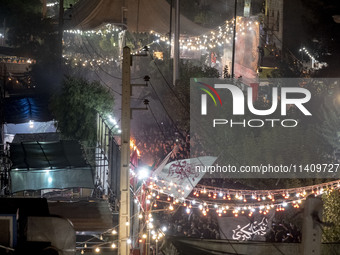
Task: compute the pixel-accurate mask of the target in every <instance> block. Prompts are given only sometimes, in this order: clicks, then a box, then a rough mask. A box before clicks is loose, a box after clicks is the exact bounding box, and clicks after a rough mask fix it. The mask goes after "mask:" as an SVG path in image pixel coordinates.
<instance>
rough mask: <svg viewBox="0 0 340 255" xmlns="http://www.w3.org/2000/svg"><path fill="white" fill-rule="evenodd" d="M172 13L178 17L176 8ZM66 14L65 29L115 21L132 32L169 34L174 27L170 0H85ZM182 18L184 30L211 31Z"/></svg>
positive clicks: (187, 33)
mask: <svg viewBox="0 0 340 255" xmlns="http://www.w3.org/2000/svg"><path fill="white" fill-rule="evenodd" d="M124 2H125V4H124ZM124 10H126V14H124ZM172 14H173V19H172V20H173V21H174V20H175V16H174V15H175V11H174V10H173V11H172ZM65 17H67V19H65V22H64V25H65V29H80V30H91V29H95V28H98V27H100V26H101V25H103V24H105V23H114V24H116V25H123V26H126V25H127V29H128V30H129V31H130V32H149V31H150V30H153V31H156V32H158V33H162V34H168V33H169V31H170V27H169V22H170V5H169V3H168V2H167V1H166V0H139V1H138V4H137V3H136V1H135V0H127V1H123V0H114V1H113V0H81V1H79V2H77V3H76V4H75V5H74V6H73V7H72V8H71V9H70V10H68V11H66V12H65ZM68 17H71V18H68ZM180 19H181V21H180V26H181V34H186V35H191V36H196V35H201V34H204V33H207V32H208V29H206V28H204V27H201V26H199V25H197V24H196V23H194V22H192V21H191V20H189V19H188V18H186V17H184V16H183V15H181V17H180ZM155 21H157V22H155ZM172 31H174V28H173V29H172Z"/></svg>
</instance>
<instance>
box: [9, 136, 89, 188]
mask: <svg viewBox="0 0 340 255" xmlns="http://www.w3.org/2000/svg"><path fill="white" fill-rule="evenodd" d="M10 159H11V161H12V168H11V174H10V175H11V184H12V192H18V191H22V190H40V189H64V188H75V187H81V188H93V176H92V171H91V167H90V166H89V165H88V164H87V163H86V161H85V159H84V157H83V152H82V150H81V146H80V144H79V143H78V142H77V141H58V142H23V143H18V144H15V143H12V144H11V146H10Z"/></svg>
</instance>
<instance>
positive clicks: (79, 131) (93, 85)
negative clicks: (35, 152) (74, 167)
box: [50, 77, 114, 143]
mask: <svg viewBox="0 0 340 255" xmlns="http://www.w3.org/2000/svg"><path fill="white" fill-rule="evenodd" d="M113 104H114V99H113V96H112V95H111V94H110V93H109V91H107V90H106V89H105V88H103V87H102V85H101V84H100V83H99V82H97V81H94V82H88V81H86V80H85V79H82V78H75V77H67V78H65V80H64V81H63V85H62V90H61V93H60V94H59V95H57V96H55V97H54V98H53V99H52V101H51V105H50V106H51V110H52V113H53V115H54V117H55V119H56V120H57V128H58V130H59V131H61V133H62V134H63V135H64V136H65V137H67V138H72V139H77V140H80V141H84V142H88V143H93V142H94V141H95V139H96V114H97V113H100V114H102V115H104V114H108V113H111V112H112V109H113Z"/></svg>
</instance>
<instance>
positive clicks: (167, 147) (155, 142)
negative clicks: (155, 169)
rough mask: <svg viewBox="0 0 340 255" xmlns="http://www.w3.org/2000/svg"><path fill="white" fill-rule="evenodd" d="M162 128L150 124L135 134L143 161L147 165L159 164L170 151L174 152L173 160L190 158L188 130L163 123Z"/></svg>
mask: <svg viewBox="0 0 340 255" xmlns="http://www.w3.org/2000/svg"><path fill="white" fill-rule="evenodd" d="M161 128H162V129H160V128H158V127H155V126H150V127H148V128H145V129H143V130H139V132H138V134H136V135H135V139H136V144H137V147H138V149H139V150H140V152H141V160H142V162H143V163H144V164H147V165H157V164H158V163H159V162H161V161H162V160H163V159H164V158H165V157H166V156H167V155H168V154H169V153H170V152H173V153H172V155H171V157H172V160H181V159H186V158H190V136H189V134H188V132H186V131H179V130H176V129H175V128H174V127H171V125H162V126H161Z"/></svg>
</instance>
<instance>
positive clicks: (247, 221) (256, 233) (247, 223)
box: [217, 210, 275, 241]
mask: <svg viewBox="0 0 340 255" xmlns="http://www.w3.org/2000/svg"><path fill="white" fill-rule="evenodd" d="M274 215H275V210H271V211H270V212H269V213H268V214H266V215H263V214H260V213H254V215H253V216H252V217H247V216H245V215H241V216H239V217H234V215H232V216H226V217H218V218H217V220H218V227H219V229H220V236H221V239H229V240H235V241H250V240H251V241H265V240H266V238H265V235H266V234H267V233H268V232H269V231H270V229H271V225H272V221H273V218H274Z"/></svg>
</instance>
